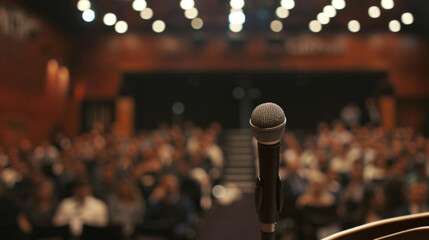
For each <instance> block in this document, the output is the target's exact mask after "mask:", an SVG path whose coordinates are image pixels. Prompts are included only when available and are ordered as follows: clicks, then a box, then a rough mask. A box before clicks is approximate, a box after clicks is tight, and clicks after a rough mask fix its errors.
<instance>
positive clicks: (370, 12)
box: [368, 6, 381, 18]
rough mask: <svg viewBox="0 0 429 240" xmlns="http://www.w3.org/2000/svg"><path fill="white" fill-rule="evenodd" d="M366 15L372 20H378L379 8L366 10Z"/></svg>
mask: <svg viewBox="0 0 429 240" xmlns="http://www.w3.org/2000/svg"><path fill="white" fill-rule="evenodd" d="M368 15H369V16H370V17H372V18H378V17H380V15H381V12H380V8H378V7H377V6H372V7H370V8H368Z"/></svg>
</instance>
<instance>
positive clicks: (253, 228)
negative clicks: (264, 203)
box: [196, 194, 260, 240]
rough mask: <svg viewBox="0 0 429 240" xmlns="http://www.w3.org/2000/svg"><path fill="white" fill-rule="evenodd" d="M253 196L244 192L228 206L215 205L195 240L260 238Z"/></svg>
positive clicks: (245, 239)
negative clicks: (240, 197) (239, 198)
mask: <svg viewBox="0 0 429 240" xmlns="http://www.w3.org/2000/svg"><path fill="white" fill-rule="evenodd" d="M253 197H254V195H253V194H245V195H243V198H242V199H241V200H239V201H237V202H235V203H232V204H231V205H229V206H222V205H218V206H216V209H214V210H213V211H212V212H210V213H208V214H207V216H206V218H205V221H206V225H205V227H203V229H201V230H200V231H199V233H198V234H197V238H196V240H260V232H259V226H260V224H259V222H258V218H257V214H256V212H255V206H254V200H253Z"/></svg>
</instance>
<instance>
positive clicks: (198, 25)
mask: <svg viewBox="0 0 429 240" xmlns="http://www.w3.org/2000/svg"><path fill="white" fill-rule="evenodd" d="M203 25H204V22H203V20H202V19H201V18H195V19H193V20H192V21H191V26H192V28H193V29H195V30H199V29H201V28H202V27H203Z"/></svg>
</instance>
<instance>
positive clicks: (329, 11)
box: [323, 5, 337, 18]
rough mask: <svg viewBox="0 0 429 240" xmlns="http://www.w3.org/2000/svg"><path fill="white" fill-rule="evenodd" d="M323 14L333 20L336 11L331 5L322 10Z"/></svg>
mask: <svg viewBox="0 0 429 240" xmlns="http://www.w3.org/2000/svg"><path fill="white" fill-rule="evenodd" d="M323 13H324V14H325V15H326V16H328V17H330V18H333V17H335V16H336V15H337V10H336V9H335V8H334V7H333V6H332V5H327V6H325V7H324V8H323Z"/></svg>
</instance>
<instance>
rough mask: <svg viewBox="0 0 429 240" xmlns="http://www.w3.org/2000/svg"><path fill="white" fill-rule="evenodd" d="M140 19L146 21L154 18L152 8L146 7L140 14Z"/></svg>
mask: <svg viewBox="0 0 429 240" xmlns="http://www.w3.org/2000/svg"><path fill="white" fill-rule="evenodd" d="M140 17H141V18H143V19H144V20H149V19H151V18H152V17H153V11H152V9H151V8H148V7H146V8H145V9H143V11H141V12H140Z"/></svg>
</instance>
